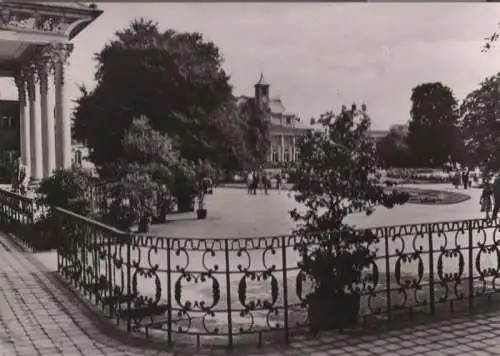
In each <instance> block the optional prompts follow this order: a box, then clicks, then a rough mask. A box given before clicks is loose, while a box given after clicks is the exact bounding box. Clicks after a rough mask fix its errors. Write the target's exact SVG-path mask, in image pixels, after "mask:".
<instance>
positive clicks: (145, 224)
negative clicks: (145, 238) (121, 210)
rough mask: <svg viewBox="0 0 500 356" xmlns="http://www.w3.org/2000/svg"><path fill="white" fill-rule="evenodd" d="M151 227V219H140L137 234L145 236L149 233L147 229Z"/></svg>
mask: <svg viewBox="0 0 500 356" xmlns="http://www.w3.org/2000/svg"><path fill="white" fill-rule="evenodd" d="M150 225H151V219H150V218H149V217H147V216H146V217H142V218H141V219H140V220H139V226H138V229H137V232H138V233H139V234H147V233H148V232H149V227H150Z"/></svg>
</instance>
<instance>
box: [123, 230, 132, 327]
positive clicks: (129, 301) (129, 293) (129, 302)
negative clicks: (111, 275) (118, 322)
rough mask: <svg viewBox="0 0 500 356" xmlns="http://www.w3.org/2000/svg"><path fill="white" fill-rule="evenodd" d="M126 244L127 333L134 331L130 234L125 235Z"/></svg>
mask: <svg viewBox="0 0 500 356" xmlns="http://www.w3.org/2000/svg"><path fill="white" fill-rule="evenodd" d="M123 237H124V238H125V242H126V244H127V264H126V266H127V332H128V333H129V332H130V331H131V330H132V325H131V319H130V309H131V308H132V289H131V285H130V283H131V282H132V270H131V268H132V266H131V263H132V262H131V259H132V258H131V251H130V244H131V241H132V238H131V235H130V234H124V236H123Z"/></svg>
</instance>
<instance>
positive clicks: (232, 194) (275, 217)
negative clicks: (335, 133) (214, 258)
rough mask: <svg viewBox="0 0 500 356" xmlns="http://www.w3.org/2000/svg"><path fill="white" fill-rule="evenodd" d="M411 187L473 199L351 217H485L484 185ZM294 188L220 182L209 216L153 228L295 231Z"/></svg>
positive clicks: (247, 233) (382, 221)
mask: <svg viewBox="0 0 500 356" xmlns="http://www.w3.org/2000/svg"><path fill="white" fill-rule="evenodd" d="M405 187H412V188H420V189H437V190H445V191H446V190H447V191H457V192H459V193H465V194H468V195H470V196H471V199H469V200H467V201H464V202H462V203H458V204H452V205H417V204H406V205H404V206H398V207H395V208H393V209H386V208H384V207H379V208H377V209H376V210H375V212H374V213H373V214H372V215H370V216H366V215H365V214H356V215H353V216H351V217H349V218H348V219H347V221H348V222H349V223H352V224H355V225H357V226H359V227H374V226H385V225H400V224H416V223H427V222H439V221H450V220H465V219H473V218H482V217H484V213H481V212H480V209H479V197H480V195H481V190H480V189H477V188H473V189H469V190H463V189H458V190H456V189H455V188H453V187H452V185H451V184H425V185H423V184H419V185H405ZM297 206H298V205H297V203H296V202H295V201H294V199H293V197H290V196H289V192H285V191H282V192H281V193H278V192H277V191H275V190H271V191H270V194H269V195H268V196H266V195H264V194H262V193H258V194H257V195H248V194H247V193H246V191H245V190H244V189H237V188H232V189H231V188H219V189H217V190H216V191H215V194H214V195H211V196H208V197H207V209H208V217H207V220H197V219H196V214H195V213H186V214H179V215H172V216H170V217H169V220H171V221H170V222H169V223H167V224H162V225H154V226H153V227H152V230H151V233H152V234H157V235H161V236H175V237H182V236H189V237H255V236H272V235H282V234H289V233H290V232H291V231H292V230H293V228H294V227H295V223H294V222H293V221H292V220H291V218H290V215H289V213H288V211H289V210H290V209H293V208H295V207H297Z"/></svg>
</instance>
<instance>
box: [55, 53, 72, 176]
mask: <svg viewBox="0 0 500 356" xmlns="http://www.w3.org/2000/svg"><path fill="white" fill-rule="evenodd" d="M72 49H73V47H72V45H71V44H58V45H56V48H55V52H54V53H55V56H54V59H55V60H54V70H55V114H56V117H55V127H56V135H55V138H56V140H55V141H56V167H57V168H63V169H68V168H71V121H70V118H69V115H68V114H67V112H66V95H65V87H64V74H65V73H64V66H65V63H66V60H67V58H68V57H69V54H70V53H71V50H72Z"/></svg>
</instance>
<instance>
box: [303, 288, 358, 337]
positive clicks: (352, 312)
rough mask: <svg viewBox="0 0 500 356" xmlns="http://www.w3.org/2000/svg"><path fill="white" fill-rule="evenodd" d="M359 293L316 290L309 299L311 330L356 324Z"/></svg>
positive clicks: (346, 326) (340, 327)
mask: <svg viewBox="0 0 500 356" xmlns="http://www.w3.org/2000/svg"><path fill="white" fill-rule="evenodd" d="M360 300H361V298H360V296H359V294H344V293H329V294H327V293H321V291H316V292H314V293H313V294H312V295H311V297H310V298H309V299H308V310H307V311H308V316H309V320H310V322H311V331H313V332H319V331H323V330H332V329H348V328H351V327H353V326H355V325H356V323H357V320H358V316H359V308H360Z"/></svg>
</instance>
